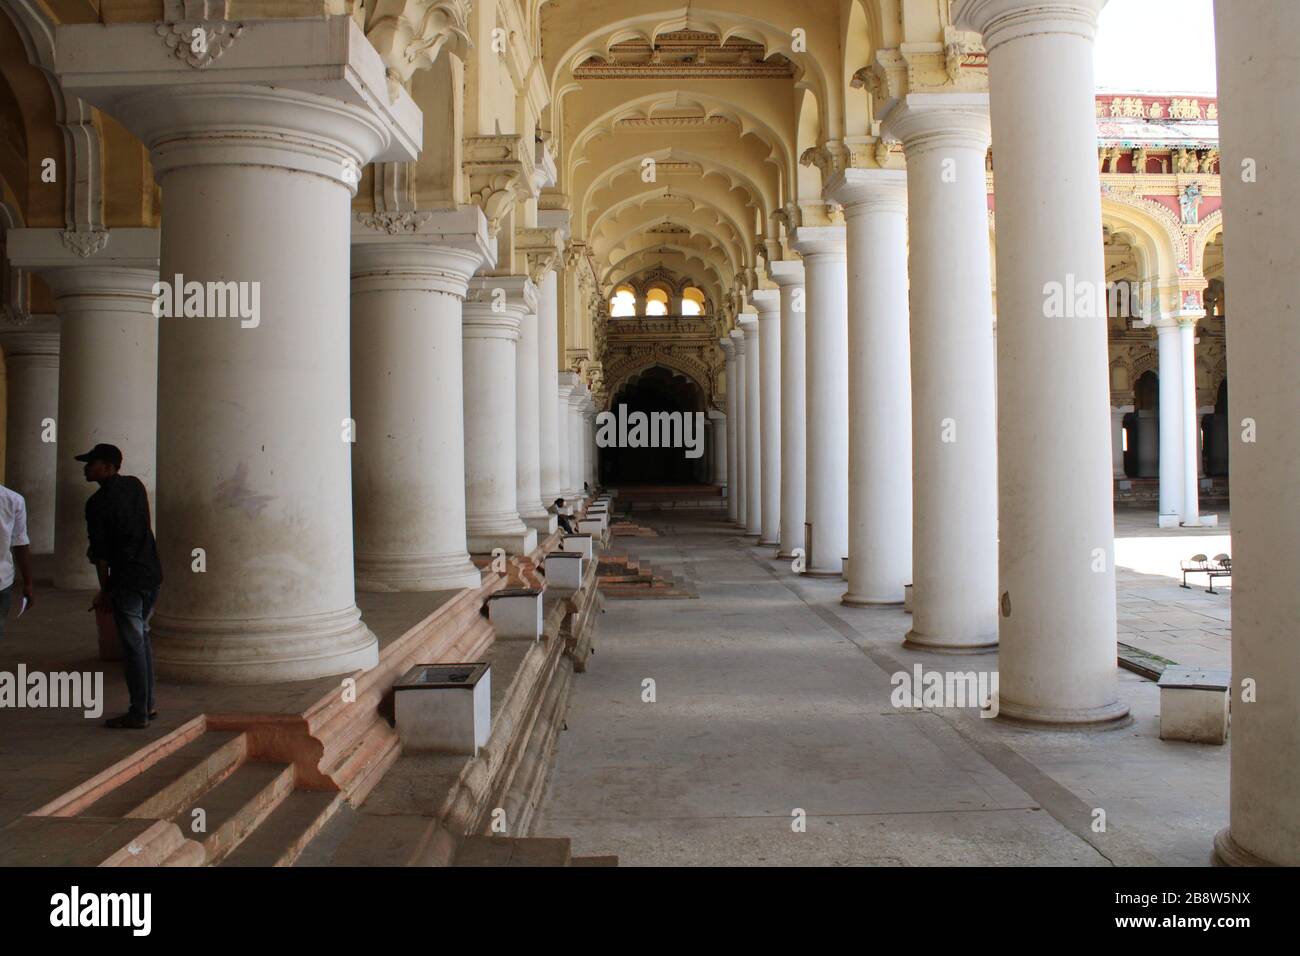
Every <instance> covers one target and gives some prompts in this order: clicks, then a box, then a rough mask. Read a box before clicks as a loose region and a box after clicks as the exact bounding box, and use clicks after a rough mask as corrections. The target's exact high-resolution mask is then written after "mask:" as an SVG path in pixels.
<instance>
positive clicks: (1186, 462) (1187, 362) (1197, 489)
mask: <svg viewBox="0 0 1300 956" xmlns="http://www.w3.org/2000/svg"><path fill="white" fill-rule="evenodd" d="M1178 346H1179V349H1178V352H1179V360H1180V361H1179V366H1178V375H1179V384H1180V385H1182V395H1181V396H1179V398H1180V403H1179V408H1180V409H1181V410H1182V419H1183V436H1182V438H1183V476H1182V480H1183V520H1182V526H1183V527H1184V528H1199V527H1201V485H1200V481H1199V480H1198V477H1197V476H1198V468H1197V465H1198V463H1199V462H1200V460H1201V418H1200V416H1199V415H1198V414H1197V413H1196V320H1195V319H1194V318H1186V317H1184V318H1182V319H1179V321H1178Z"/></svg>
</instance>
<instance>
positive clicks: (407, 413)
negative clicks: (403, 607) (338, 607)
mask: <svg viewBox="0 0 1300 956" xmlns="http://www.w3.org/2000/svg"><path fill="white" fill-rule="evenodd" d="M358 220H359V221H358V222H357V224H356V225H354V226H353V234H352V415H353V418H354V419H355V420H356V426H357V431H356V443H355V445H354V447H353V449H352V487H353V498H352V500H353V506H352V507H353V537H354V548H355V552H356V580H357V587H358V589H360V590H363V591H438V590H444V589H453V588H468V587H478V586H479V584H480V583H481V581H482V575H481V574H480V572H479V570H478V569H477V568H475V567H474V565H473V564H472V563H471V562H470V559H469V554H468V553H467V551H466V549H465V418H464V400H465V399H464V391H463V389H464V378H463V375H462V371H461V362H462V354H463V346H462V327H461V308H462V304H463V302H464V299H465V292H466V287H467V283H468V282H469V278H470V276H472V275H473V274H474V272H475V270H476V269H478V268H479V267H480V266H481V265H482V264H483V263H484V262H485V261H488V260H489V259H490V257H491V255H492V253H491V252H490V248H491V247H490V243H489V240H488V234H487V220H486V219H485V218H484V216H483V213H482V212H481V211H480V210H479V209H478V207H477V206H462V207H461V208H460V209H458V210H454V211H446V212H438V213H435V214H433V215H427V216H426V217H425V218H424V220H423V221H422V222H421V223H420V224H418V225H416V226H414V227H413V229H412V231H411V232H399V233H398V234H396V235H390V234H388V233H387V231H386V230H383V229H375V228H371V227H369V226H367V225H365V223H366V221H367V217H366V216H364V215H363V216H360V217H358Z"/></svg>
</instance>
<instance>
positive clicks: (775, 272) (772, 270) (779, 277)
mask: <svg viewBox="0 0 1300 956" xmlns="http://www.w3.org/2000/svg"><path fill="white" fill-rule="evenodd" d="M767 274H768V275H770V276H771V277H772V281H773V282H775V283H776V284H777V285H779V286H780V287H781V288H783V289H784V288H786V287H787V286H795V285H803V260H802V259H778V260H776V261H774V262H769V263H768V264H767Z"/></svg>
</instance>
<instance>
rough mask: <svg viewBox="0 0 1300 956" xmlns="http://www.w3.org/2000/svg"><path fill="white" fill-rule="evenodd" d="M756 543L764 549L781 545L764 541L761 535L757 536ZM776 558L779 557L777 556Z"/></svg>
mask: <svg viewBox="0 0 1300 956" xmlns="http://www.w3.org/2000/svg"><path fill="white" fill-rule="evenodd" d="M758 543H759V544H760V545H762V546H763V547H764V548H776V547H780V545H781V542H780V541H764V540H763V536H762V535H759V536H758ZM777 557H780V555H778V556H777Z"/></svg>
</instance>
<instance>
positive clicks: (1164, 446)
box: [1156, 319, 1183, 528]
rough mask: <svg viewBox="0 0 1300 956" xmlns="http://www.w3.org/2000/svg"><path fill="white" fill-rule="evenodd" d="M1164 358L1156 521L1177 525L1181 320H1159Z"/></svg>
mask: <svg viewBox="0 0 1300 956" xmlns="http://www.w3.org/2000/svg"><path fill="white" fill-rule="evenodd" d="M1156 348H1157V350H1158V354H1159V358H1160V371H1159V373H1158V374H1159V376H1160V379H1159V385H1160V418H1159V422H1160V505H1159V513H1158V514H1157V516H1156V523H1157V524H1158V525H1159V526H1160V527H1162V528H1174V527H1177V526H1178V522H1179V521H1181V520H1182V516H1183V372H1182V361H1183V359H1182V354H1181V346H1180V344H1179V341H1178V323H1177V322H1176V321H1174V320H1171V319H1161V320H1159V321H1158V322H1156Z"/></svg>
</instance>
